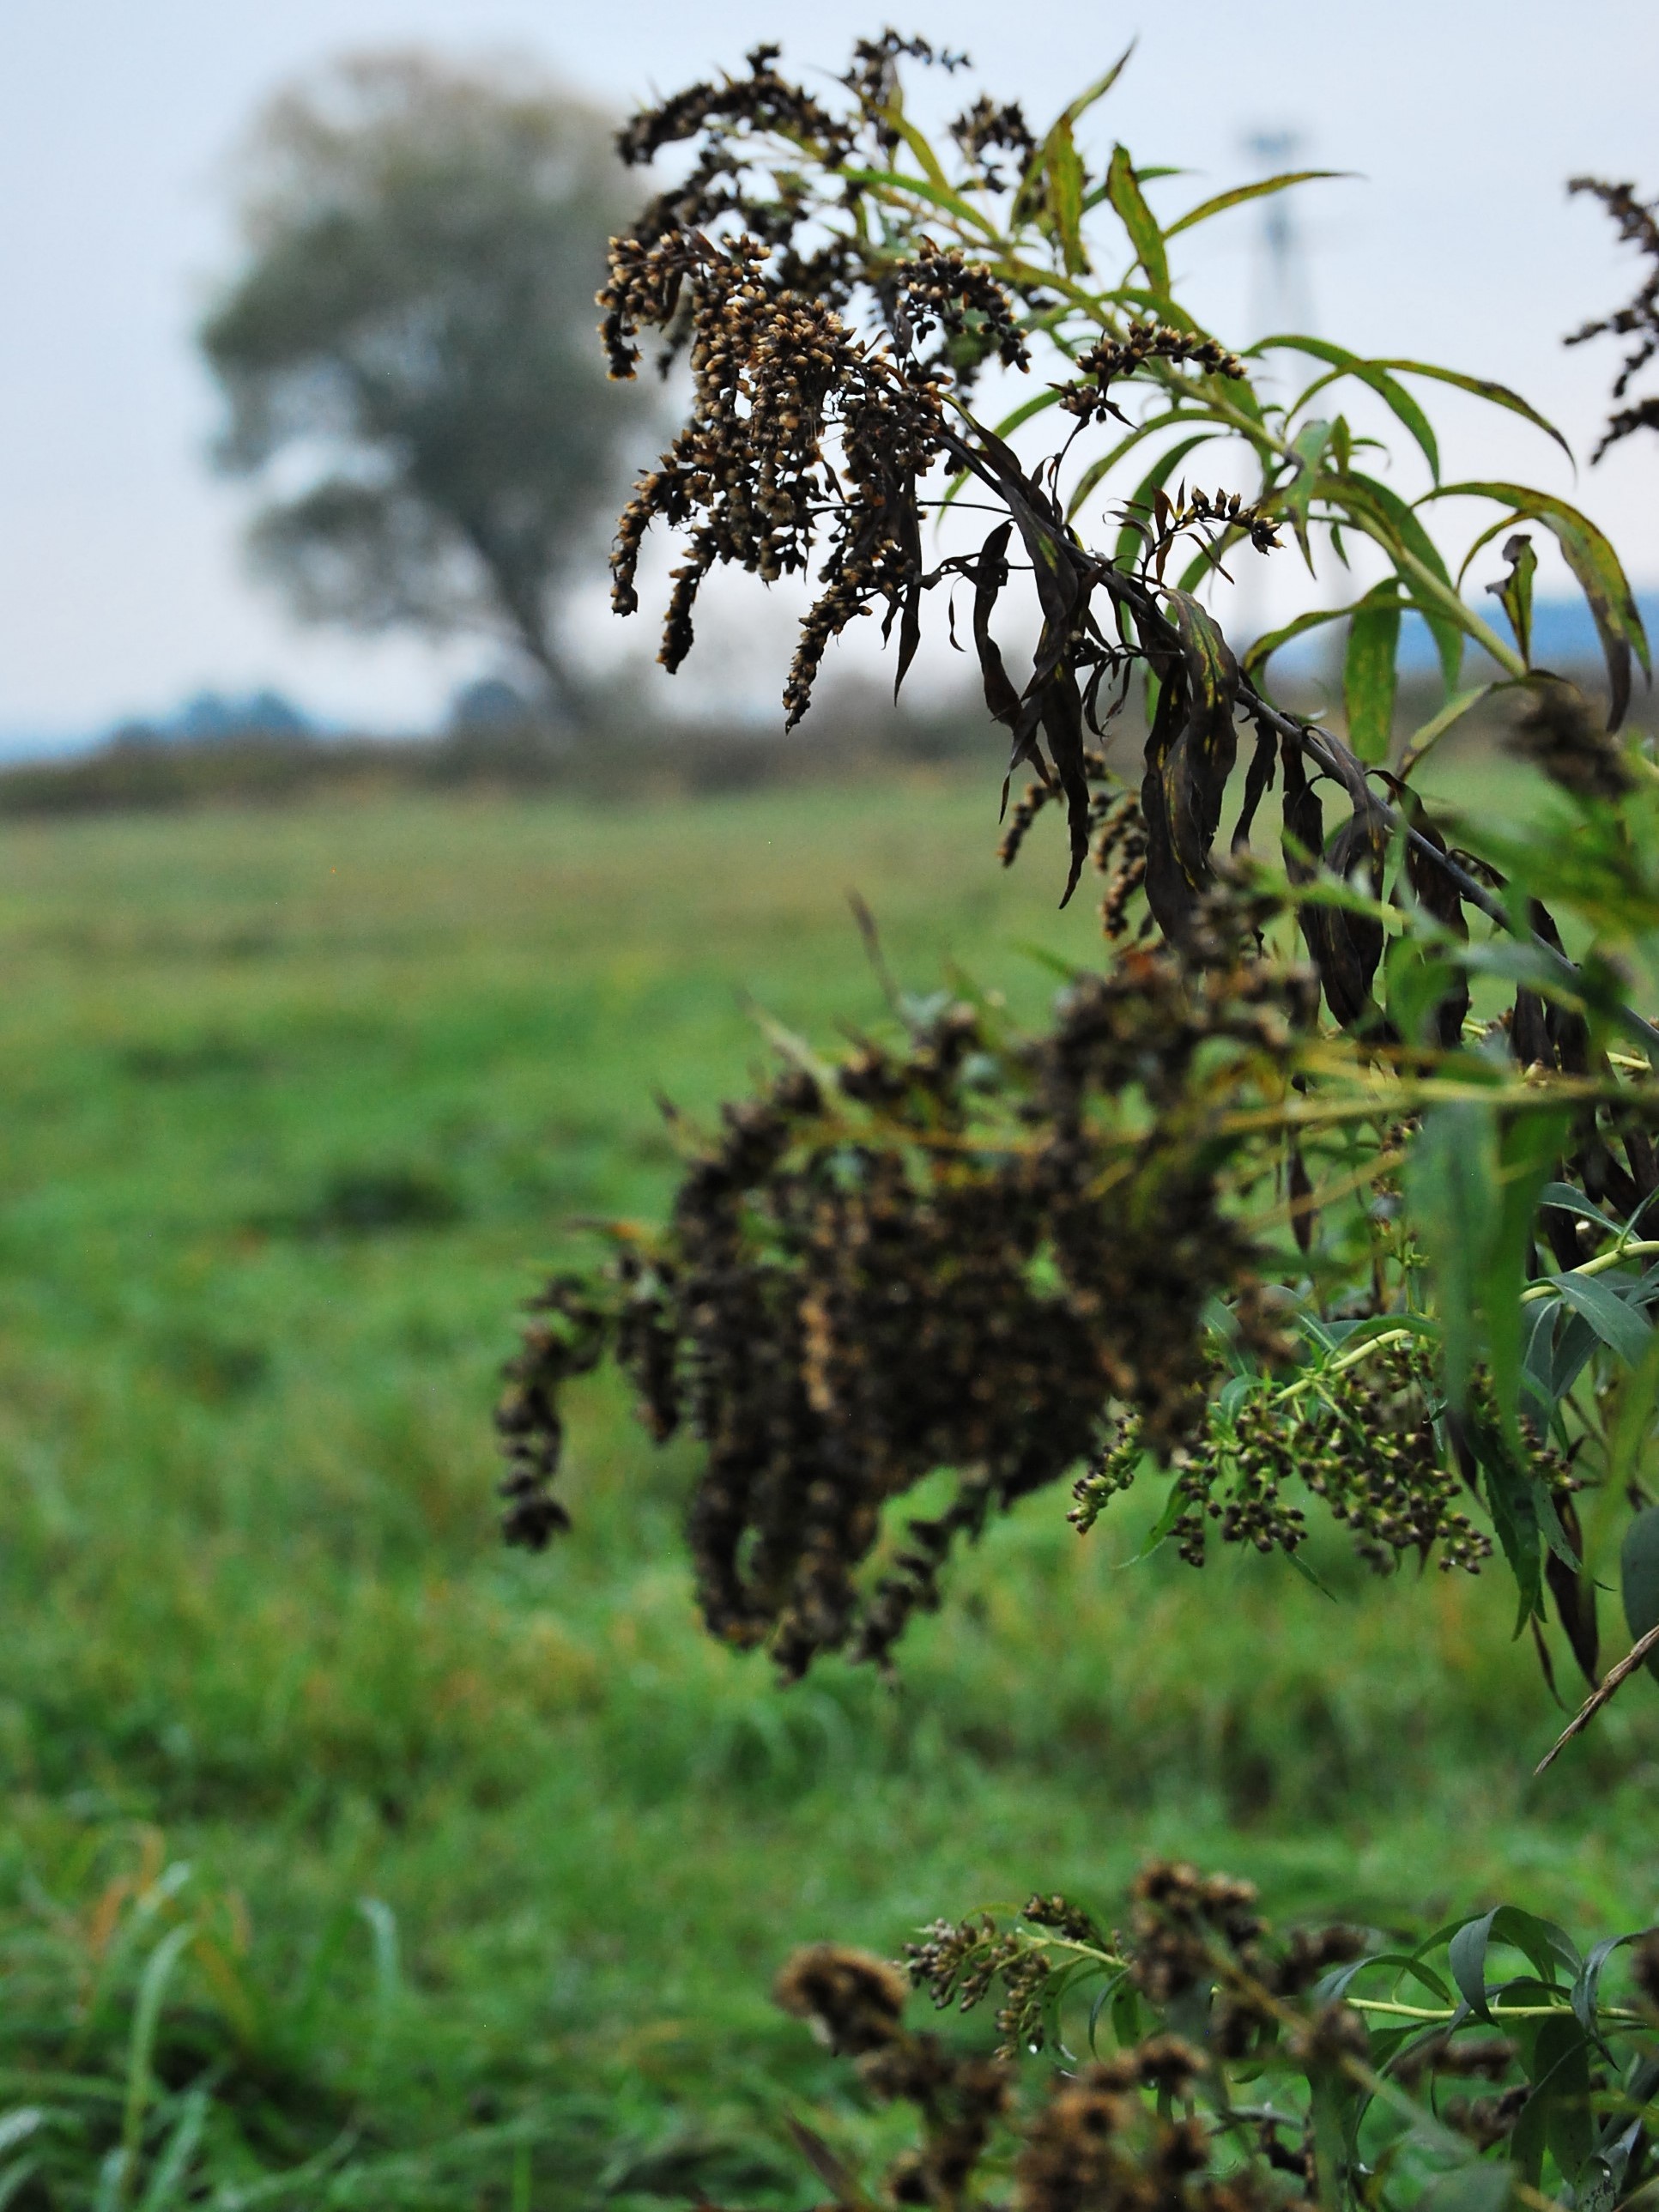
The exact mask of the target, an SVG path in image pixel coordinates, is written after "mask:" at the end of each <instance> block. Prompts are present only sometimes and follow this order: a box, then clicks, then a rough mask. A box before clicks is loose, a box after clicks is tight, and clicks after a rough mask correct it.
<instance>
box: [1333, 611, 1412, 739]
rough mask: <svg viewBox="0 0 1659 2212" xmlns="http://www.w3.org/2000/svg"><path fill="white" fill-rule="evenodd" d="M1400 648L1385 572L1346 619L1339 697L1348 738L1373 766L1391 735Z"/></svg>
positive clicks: (1396, 612)
mask: <svg viewBox="0 0 1659 2212" xmlns="http://www.w3.org/2000/svg"><path fill="white" fill-rule="evenodd" d="M1399 649H1400V589H1399V586H1398V585H1397V584H1396V582H1395V580H1394V578H1393V577H1392V576H1391V577H1390V578H1389V580H1388V582H1387V583H1385V584H1379V585H1378V586H1377V587H1376V590H1375V591H1371V592H1366V594H1365V596H1364V599H1361V601H1360V602H1359V605H1358V606H1357V607H1356V608H1355V609H1354V611H1353V614H1352V618H1351V619H1350V621H1349V623H1348V649H1347V653H1346V656H1345V657H1344V659H1343V664H1342V700H1343V704H1344V706H1345V707H1346V710H1347V716H1348V743H1349V744H1351V745H1352V747H1353V749H1354V750H1355V752H1357V753H1358V756H1359V757H1360V759H1361V760H1363V761H1364V762H1366V763H1368V764H1369V765H1370V766H1371V767H1373V768H1375V767H1376V766H1377V765H1379V764H1380V763H1382V762H1383V761H1385V760H1387V758H1388V757H1389V744H1390V743H1391V741H1392V739H1393V737H1394V696H1395V656H1396V654H1397V653H1398V652H1399Z"/></svg>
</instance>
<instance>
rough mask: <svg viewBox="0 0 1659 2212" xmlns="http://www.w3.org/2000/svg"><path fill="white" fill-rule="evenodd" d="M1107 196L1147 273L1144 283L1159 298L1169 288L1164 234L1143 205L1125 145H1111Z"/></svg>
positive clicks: (1144, 204) (1144, 201)
mask: <svg viewBox="0 0 1659 2212" xmlns="http://www.w3.org/2000/svg"><path fill="white" fill-rule="evenodd" d="M1106 197H1107V198H1108V199H1109V200H1110V202H1111V204H1112V205H1113V207H1114V208H1115V210H1116V211H1117V216H1118V220H1119V221H1120V222H1121V223H1122V225H1123V228H1125V230H1127V232H1128V234H1129V243H1130V244H1131V246H1133V248H1134V250H1135V258H1136V260H1137V261H1139V264H1140V265H1141V267H1142V268H1143V269H1144V270H1146V280H1147V282H1148V283H1150V284H1151V286H1152V290H1153V291H1154V292H1155V293H1157V294H1158V295H1160V296H1164V295H1167V294H1168V292H1169V289H1170V258H1169V256H1168V254H1167V253H1166V252H1164V233H1163V232H1162V231H1161V230H1160V229H1159V228H1158V218H1157V216H1155V215H1154V214H1153V213H1152V210H1151V208H1149V207H1148V206H1147V204H1146V198H1145V196H1144V195H1143V193H1142V191H1141V189H1140V185H1139V181H1138V180H1137V179H1136V176H1135V172H1134V164H1133V162H1132V161H1130V159H1129V151H1128V149H1127V147H1126V146H1114V147H1113V149H1112V161H1111V167H1109V169H1108V170H1107V172H1106Z"/></svg>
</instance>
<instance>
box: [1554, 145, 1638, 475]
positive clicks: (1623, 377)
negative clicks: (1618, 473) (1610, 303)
mask: <svg viewBox="0 0 1659 2212" xmlns="http://www.w3.org/2000/svg"><path fill="white" fill-rule="evenodd" d="M1567 190H1568V191H1570V192H1589V193H1592V194H1593V195H1594V196H1595V198H1597V199H1598V200H1600V201H1601V204H1602V206H1603V207H1604V208H1606V210H1607V213H1608V214H1609V215H1610V216H1612V217H1613V221H1614V222H1616V223H1617V224H1618V226H1619V236H1620V240H1622V241H1623V242H1624V243H1625V244H1626V245H1628V246H1636V247H1637V248H1638V251H1639V252H1642V253H1643V254H1644V255H1645V256H1646V258H1647V263H1648V270H1647V275H1646V276H1644V279H1643V280H1642V283H1641V285H1640V287H1639V289H1638V291H1637V294H1636V296H1635V298H1634V299H1633V300H1632V301H1631V302H1630V303H1629V305H1628V306H1627V307H1620V309H1619V310H1618V311H1617V313H1614V314H1611V315H1604V316H1602V317H1601V318H1600V319H1598V320H1596V321H1595V322H1591V323H1586V324H1585V325H1584V326H1583V329H1582V330H1578V331H1574V332H1573V334H1572V336H1571V337H1570V338H1569V339H1568V340H1567V343H1568V344H1569V345H1582V344H1583V343H1584V341H1585V339H1586V338H1595V337H1604V336H1607V337H1623V338H1631V339H1633V340H1634V343H1633V344H1632V347H1631V349H1630V350H1629V352H1628V353H1627V354H1626V356H1625V359H1624V362H1623V365H1622V366H1621V367H1620V371H1619V374H1618V377H1617V380H1615V382H1614V384H1613V398H1615V399H1622V398H1624V396H1625V394H1626V392H1628V391H1629V389H1630V386H1631V381H1632V378H1634V377H1637V376H1639V375H1640V374H1641V373H1642V371H1643V370H1644V368H1646V367H1647V365H1648V363H1649V362H1650V361H1651V360H1652V359H1653V357H1654V356H1655V355H1656V354H1659V201H1652V200H1649V201H1643V200H1638V198H1637V197H1636V187H1635V185H1630V184H1624V185H1608V184H1603V183H1601V182H1600V181H1599V180H1598V179H1596V178H1595V177H1575V178H1574V179H1572V181H1571V184H1570V185H1568V186H1567ZM1636 430H1659V397H1656V398H1646V399H1638V401H1637V402H1636V404H1635V405H1634V406H1633V407H1620V408H1619V409H1617V410H1615V411H1614V413H1613V416H1611V417H1610V418H1609V420H1608V422H1607V429H1606V430H1605V431H1604V432H1603V434H1602V437H1601V444H1600V445H1599V446H1598V447H1596V449H1595V453H1593V454H1592V456H1591V459H1593V460H1597V461H1599V460H1600V459H1601V456H1602V454H1603V453H1606V452H1607V448H1608V447H1609V446H1616V445H1617V444H1618V443H1619V441H1620V439H1621V438H1628V437H1629V436H1630V435H1631V434H1632V432H1633V431H1636Z"/></svg>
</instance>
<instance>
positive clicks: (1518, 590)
mask: <svg viewBox="0 0 1659 2212" xmlns="http://www.w3.org/2000/svg"><path fill="white" fill-rule="evenodd" d="M1504 559H1505V560H1506V561H1507V562H1509V564H1510V573H1509V574H1508V575H1507V576H1505V577H1504V580H1503V582H1502V583H1501V584H1488V585H1487V586H1486V589H1487V590H1488V591H1489V592H1491V593H1492V597H1493V598H1494V599H1498V600H1501V601H1502V603H1503V608H1504V613H1505V614H1506V615H1507V616H1508V617H1509V618H1510V629H1512V630H1513V631H1514V632H1515V644H1516V651H1517V652H1518V653H1520V655H1521V658H1522V660H1524V661H1525V662H1526V664H1527V665H1528V668H1530V667H1531V666H1532V580H1533V576H1534V572H1535V571H1536V569H1537V567H1538V556H1537V555H1536V554H1535V553H1534V551H1533V550H1532V540H1531V538H1528V536H1527V533H1526V532H1525V531H1524V530H1517V531H1516V533H1515V535H1514V537H1513V538H1510V539H1509V540H1508V541H1507V542H1506V543H1505V544H1504Z"/></svg>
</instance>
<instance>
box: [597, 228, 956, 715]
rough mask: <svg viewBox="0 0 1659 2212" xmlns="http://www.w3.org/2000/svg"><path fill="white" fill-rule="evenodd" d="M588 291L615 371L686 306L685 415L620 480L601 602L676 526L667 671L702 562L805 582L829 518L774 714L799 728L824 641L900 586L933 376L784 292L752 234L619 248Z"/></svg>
mask: <svg viewBox="0 0 1659 2212" xmlns="http://www.w3.org/2000/svg"><path fill="white" fill-rule="evenodd" d="M946 290H948V279H947V278H945V277H944V276H941V275H940V273H939V269H938V268H933V267H931V266H930V268H929V270H928V273H927V294H926V298H927V304H928V305H930V306H931V307H933V309H934V311H935V312H943V311H942V309H941V308H940V307H939V298H940V296H941V295H942V294H943V293H945V291H946ZM599 296H600V301H601V303H602V304H603V305H604V306H605V309H606V321H605V337H606V343H607V344H608V345H609V346H610V348H611V361H612V365H613V368H614V369H615V371H616V373H617V374H624V375H627V374H632V373H633V365H634V363H635V362H636V361H637V359H638V347H637V338H638V335H639V332H640V331H641V328H642V327H645V326H648V325H652V324H658V325H671V323H672V322H673V320H674V318H675V317H676V315H677V314H678V312H679V309H680V307H681V303H682V301H683V300H684V299H689V300H690V325H691V332H692V340H691V371H692V377H693V386H694V390H693V400H692V405H691V409H690V416H689V418H688V420H687V422H686V424H685V427H684V429H682V430H681V431H680V433H679V435H678V437H677V438H676V439H675V441H674V442H673V444H672V445H671V447H670V448H669V450H668V452H667V453H665V455H664V456H663V459H662V463H661V465H660V466H659V467H658V468H656V469H654V470H653V471H650V472H649V473H648V474H647V475H646V476H645V477H641V480H640V482H639V483H638V485H637V486H636V487H635V493H634V496H633V498H632V499H631V500H630V501H629V504H628V507H626V509H625V510H624V512H623V516H622V520H621V522H620V523H619V525H618V527H617V544H616V550H615V553H614V555H613V557H612V563H611V571H612V599H613V603H614V604H615V605H616V607H617V610H618V611H619V612H621V613H624V614H627V613H631V612H632V611H634V609H635V607H636V606H637V605H638V604H639V600H638V594H637V592H636V590H635V575H636V572H637V569H638V565H639V557H640V551H641V544H642V543H643V540H644V538H645V533H646V532H647V530H648V529H649V527H650V526H651V524H652V523H653V521H658V520H660V521H663V522H665V523H667V524H669V525H670V526H671V527H674V528H677V529H683V530H684V531H686V532H687V533H688V537H687V544H686V548H685V554H684V559H683V560H682V562H681V563H680V565H679V566H678V568H676V569H675V570H674V588H673V591H672V592H671V596H670V599H669V605H668V612H667V617H666V619H665V624H664V629H663V641H662V649H661V653H660V654H659V659H661V660H662V662H663V664H664V665H665V667H668V668H671V669H673V668H678V666H679V665H680V663H681V662H682V661H683V660H684V658H685V656H686V654H687V653H689V652H690V648H691V643H692V636H693V627H692V617H693V612H694V610H695V607H696V598H697V592H698V590H699V588H700V586H702V580H703V579H704V577H705V576H706V575H707V574H708V572H709V570H710V569H711V568H714V567H715V566H716V565H718V564H720V563H728V562H729V563H732V564H735V565H736V566H738V567H739V568H746V569H748V570H749V571H750V573H751V574H756V575H758V576H759V577H761V578H762V580H763V581H765V582H768V583H771V582H775V581H776V580H777V579H779V578H780V577H782V576H787V575H795V574H804V573H805V572H806V571H807V569H808V568H810V567H811V564H812V562H813V559H814V555H815V549H816V548H817V542H818V538H819V535H820V531H821V525H822V518H823V513H824V512H825V511H826V509H828V510H829V512H830V513H831V514H832V515H833V521H832V523H831V526H830V527H829V531H828V532H827V539H828V547H829V550H828V553H827V556H826V557H825V558H824V560H823V563H822V568H821V572H820V576H819V593H818V598H817V603H816V604H815V605H814V607H813V609H812V611H811V615H810V616H809V617H808V619H807V622H806V623H805V626H804V629H803V632H802V635H801V639H800V642H799V647H798V649H797V652H796V655H795V661H794V665H793V668H792V669H791V671H790V677H789V684H788V687H787V692H786V702H787V707H788V710H789V720H791V721H792V722H793V721H796V720H799V718H800V716H801V715H802V714H805V711H806V708H807V705H808V703H809V702H810V699H811V688H812V682H813V678H815V677H816V675H817V669H818V665H819V663H820V661H821V660H822V659H823V653H824V649H825V647H827V646H828V644H829V641H830V639H831V638H832V637H834V636H835V635H837V634H838V633H839V632H840V631H841V630H842V629H844V628H845V627H846V625H847V624H848V622H850V621H851V620H853V618H854V617H855V616H857V615H860V614H862V613H864V612H865V611H866V610H867V608H868V607H869V606H870V605H872V603H878V604H882V605H885V606H886V607H887V609H888V611H889V616H890V617H891V616H892V615H893V614H894V613H895V612H896V611H897V609H898V606H899V604H900V601H901V599H902V598H903V597H904V596H905V594H906V592H907V588H908V584H909V582H910V580H911V579H912V577H913V576H914V574H915V568H916V563H917V559H918V546H917V544H916V542H915V533H916V521H915V481H916V479H917V478H918V477H921V476H923V475H925V474H926V473H927V470H928V469H929V468H930V467H931V466H932V465H933V460H934V458H935V456H936V454H937V452H938V446H939V431H940V428H941V423H942V413H941V393H940V386H939V382H938V380H937V378H936V376H935V374H934V373H933V371H932V370H931V369H930V368H927V367H926V366H924V365H922V364H920V363H912V362H894V361H893V360H891V359H890V358H889V357H888V356H886V355H885V354H883V353H879V352H877V351H875V350H873V349H872V348H871V347H869V346H867V345H866V344H864V343H860V341H859V340H858V339H856V338H855V337H854V336H853V334H852V332H851V331H850V330H849V329H848V326H847V325H846V324H845V322H843V320H842V318H841V316H840V315H839V314H838V313H836V311H835V309H834V308H832V307H828V306H826V305H825V304H824V303H823V301H822V300H820V299H814V298H810V297H807V296H806V295H802V294H799V293H796V292H793V291H790V290H787V289H780V288H779V287H778V286H777V285H776V283H775V280H774V279H773V278H772V277H771V276H769V274H768V269H767V250H766V248H765V247H764V246H763V245H762V244H760V242H759V241H757V240H754V239H752V238H749V237H743V238H739V239H738V240H735V241H734V242H733V243H732V245H730V246H714V245H711V244H710V243H709V241H708V240H707V239H706V238H703V237H702V236H701V234H698V235H696V236H692V237H690V238H688V237H687V236H685V235H684V234H678V233H677V234H670V235H669V236H667V237H665V238H662V239H659V240H657V241H656V242H655V243H654V244H652V245H650V246H644V245H641V243H640V242H639V241H638V240H633V239H623V240H618V241H617V243H616V244H615V246H613V247H612V249H611V282H610V283H609V284H608V285H607V286H606V287H605V290H604V291H603V292H602V293H601V294H600V295H599ZM964 312H965V311H964ZM975 312H977V310H975ZM832 432H833V435H834V438H835V441H836V457H835V459H833V460H832V459H831V457H830V454H829V452H828V451H827V449H826V444H825V441H826V437H828V436H829V435H831V434H832Z"/></svg>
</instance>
